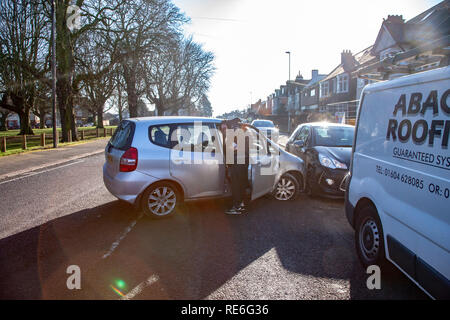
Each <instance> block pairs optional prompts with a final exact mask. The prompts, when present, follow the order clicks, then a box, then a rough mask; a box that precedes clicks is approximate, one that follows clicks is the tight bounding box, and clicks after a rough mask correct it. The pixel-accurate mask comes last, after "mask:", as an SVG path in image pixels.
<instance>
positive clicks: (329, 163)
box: [319, 153, 347, 169]
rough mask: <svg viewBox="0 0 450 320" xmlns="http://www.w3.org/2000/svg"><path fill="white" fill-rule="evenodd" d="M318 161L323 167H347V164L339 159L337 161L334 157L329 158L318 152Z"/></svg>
mask: <svg viewBox="0 0 450 320" xmlns="http://www.w3.org/2000/svg"><path fill="white" fill-rule="evenodd" d="M319 162H320V164H321V165H323V166H324V167H327V168H330V169H336V168H338V169H347V165H346V164H345V163H342V162H340V161H337V160H336V159H334V158H329V157H327V156H324V155H323V154H320V153H319Z"/></svg>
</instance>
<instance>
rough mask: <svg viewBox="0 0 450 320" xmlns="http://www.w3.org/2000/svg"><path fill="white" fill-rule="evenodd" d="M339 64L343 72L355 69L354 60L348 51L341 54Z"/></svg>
mask: <svg viewBox="0 0 450 320" xmlns="http://www.w3.org/2000/svg"><path fill="white" fill-rule="evenodd" d="M341 64H342V66H343V67H344V70H345V71H349V70H352V69H353V68H354V67H355V59H354V58H353V55H352V52H351V51H350V50H344V51H342V53H341Z"/></svg>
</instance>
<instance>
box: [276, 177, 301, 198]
mask: <svg viewBox="0 0 450 320" xmlns="http://www.w3.org/2000/svg"><path fill="white" fill-rule="evenodd" d="M295 191H296V190H295V184H294V182H293V181H292V180H291V179H289V178H286V177H283V178H281V179H280V181H278V184H277V186H276V188H275V199H277V200H281V201H286V200H289V199H291V198H292V197H293V196H294V194H295Z"/></svg>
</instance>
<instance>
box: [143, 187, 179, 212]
mask: <svg viewBox="0 0 450 320" xmlns="http://www.w3.org/2000/svg"><path fill="white" fill-rule="evenodd" d="M176 204H177V196H176V194H175V192H174V191H173V190H172V188H171V187H158V188H156V189H155V190H153V192H152V193H151V194H150V195H149V197H148V208H149V209H150V211H151V212H152V213H153V214H155V215H157V216H165V215H168V214H170V213H171V212H172V211H173V210H174V208H175V205H176Z"/></svg>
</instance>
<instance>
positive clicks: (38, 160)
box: [0, 137, 110, 181]
mask: <svg viewBox="0 0 450 320" xmlns="http://www.w3.org/2000/svg"><path fill="white" fill-rule="evenodd" d="M109 138H110V137H108V138H104V139H98V140H95V141H91V142H86V143H81V144H76V145H71V146H70V145H69V146H64V147H60V148H57V149H46V150H40V151H31V152H26V153H19V154H13V155H10V156H5V157H0V181H2V180H5V179H8V178H11V177H15V176H19V175H22V174H26V173H28V172H31V171H35V170H39V169H42V168H45V167H51V166H55V165H59V164H62V163H65V162H69V161H73V160H76V159H80V158H84V157H88V156H91V155H95V154H99V153H102V152H103V151H104V149H105V147H106V144H107V143H108V141H109Z"/></svg>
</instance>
